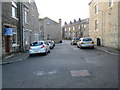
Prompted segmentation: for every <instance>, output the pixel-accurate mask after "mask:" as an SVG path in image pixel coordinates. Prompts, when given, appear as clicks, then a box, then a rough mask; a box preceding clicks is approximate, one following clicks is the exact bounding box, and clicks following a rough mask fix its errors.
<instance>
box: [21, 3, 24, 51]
mask: <svg viewBox="0 0 120 90" xmlns="http://www.w3.org/2000/svg"><path fill="white" fill-rule="evenodd" d="M20 30H21V36H20V40H21V42H20V46H21V47H20V50H21V52H23V51H24V45H23V44H24V43H23V39H24V38H23V33H24V32H23V3H22V2H20Z"/></svg>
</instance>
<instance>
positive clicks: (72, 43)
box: [71, 37, 79, 45]
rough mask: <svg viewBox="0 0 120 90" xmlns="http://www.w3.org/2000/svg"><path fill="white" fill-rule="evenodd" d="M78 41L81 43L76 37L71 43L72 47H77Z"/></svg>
mask: <svg viewBox="0 0 120 90" xmlns="http://www.w3.org/2000/svg"><path fill="white" fill-rule="evenodd" d="M78 41H79V39H78V38H77V37H74V38H73V39H72V41H71V45H77V42H78Z"/></svg>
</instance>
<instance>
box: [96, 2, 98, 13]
mask: <svg viewBox="0 0 120 90" xmlns="http://www.w3.org/2000/svg"><path fill="white" fill-rule="evenodd" d="M97 13H98V4H96V5H95V14H97Z"/></svg>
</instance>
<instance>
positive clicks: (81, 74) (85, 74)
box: [71, 70, 90, 77]
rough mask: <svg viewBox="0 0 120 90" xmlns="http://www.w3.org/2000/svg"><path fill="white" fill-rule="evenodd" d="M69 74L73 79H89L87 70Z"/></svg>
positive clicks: (74, 71)
mask: <svg viewBox="0 0 120 90" xmlns="http://www.w3.org/2000/svg"><path fill="white" fill-rule="evenodd" d="M71 74H72V76H73V77H79V76H82V77H89V76H90V73H89V72H88V70H73V71H71Z"/></svg>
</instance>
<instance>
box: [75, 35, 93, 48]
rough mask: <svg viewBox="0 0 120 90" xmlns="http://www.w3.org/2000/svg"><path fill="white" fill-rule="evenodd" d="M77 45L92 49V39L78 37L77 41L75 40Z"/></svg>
mask: <svg viewBox="0 0 120 90" xmlns="http://www.w3.org/2000/svg"><path fill="white" fill-rule="evenodd" d="M77 47H78V48H85V47H89V48H93V49H94V41H93V40H92V39H91V38H89V37H83V38H80V40H79V42H77Z"/></svg>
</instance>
